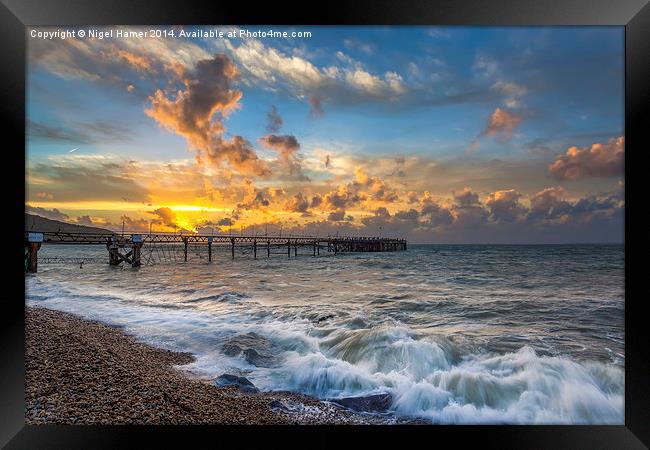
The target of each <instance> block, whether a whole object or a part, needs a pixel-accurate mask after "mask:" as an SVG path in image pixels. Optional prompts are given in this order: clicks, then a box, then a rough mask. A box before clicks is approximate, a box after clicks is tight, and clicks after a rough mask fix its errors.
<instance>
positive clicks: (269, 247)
mask: <svg viewBox="0 0 650 450" xmlns="http://www.w3.org/2000/svg"><path fill="white" fill-rule="evenodd" d="M266 257H267V258H270V257H271V241H266Z"/></svg>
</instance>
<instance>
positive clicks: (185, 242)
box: [183, 238, 187, 262]
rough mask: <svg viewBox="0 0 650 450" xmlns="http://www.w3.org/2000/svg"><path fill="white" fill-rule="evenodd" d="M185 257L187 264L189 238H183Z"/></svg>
mask: <svg viewBox="0 0 650 450" xmlns="http://www.w3.org/2000/svg"><path fill="white" fill-rule="evenodd" d="M183 257H184V260H185V262H187V238H183Z"/></svg>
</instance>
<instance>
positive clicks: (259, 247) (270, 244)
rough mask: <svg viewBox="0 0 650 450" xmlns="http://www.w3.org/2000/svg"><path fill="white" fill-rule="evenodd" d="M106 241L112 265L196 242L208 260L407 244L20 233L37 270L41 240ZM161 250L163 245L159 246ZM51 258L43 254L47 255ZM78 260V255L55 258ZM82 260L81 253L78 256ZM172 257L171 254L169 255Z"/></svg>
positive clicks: (28, 261)
mask: <svg viewBox="0 0 650 450" xmlns="http://www.w3.org/2000/svg"><path fill="white" fill-rule="evenodd" d="M62 244H73V245H105V246H106V250H107V251H108V263H109V264H110V265H112V266H119V265H120V264H122V263H124V264H128V265H131V266H132V267H139V266H141V265H143V257H142V253H143V248H144V249H150V250H153V249H164V248H166V247H167V248H169V247H175V248H178V247H180V249H182V258H181V261H184V262H187V259H188V250H189V249H190V247H191V248H197V247H200V248H201V250H202V251H206V252H207V260H208V261H209V262H211V261H212V254H213V250H216V248H221V249H224V248H226V249H228V250H229V251H230V255H231V258H232V259H234V258H235V254H236V253H238V252H239V253H244V254H252V256H253V258H254V259H258V257H266V258H270V257H271V255H272V254H278V253H279V254H286V255H287V258H296V257H298V254H299V252H298V250H299V249H300V250H301V254H302V255H305V254H308V255H311V256H314V257H316V256H320V254H321V252H327V253H333V254H335V255H336V254H338V253H351V252H395V251H403V250H406V249H407V243H406V239H394V238H380V237H352V236H345V237H338V236H337V237H329V236H328V237H314V236H288V237H282V236H252V235H239V236H234V235H224V234H216V235H205V234H176V233H173V234H172V233H156V234H143V233H119V234H118V233H111V234H109V233H103V234H102V233H64V232H33V231H29V232H25V272H31V273H36V271H37V269H38V250H39V249H40V248H41V246H42V245H62ZM163 251H164V250H163ZM50 259H52V258H48V260H50ZM60 259H71V260H72V259H75V260H76V259H79V258H60ZM81 259H83V258H81ZM174 261H176V258H174Z"/></svg>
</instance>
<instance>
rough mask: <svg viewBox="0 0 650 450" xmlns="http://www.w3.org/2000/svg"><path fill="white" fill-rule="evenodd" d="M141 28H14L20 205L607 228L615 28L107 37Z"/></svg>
mask: <svg viewBox="0 0 650 450" xmlns="http://www.w3.org/2000/svg"><path fill="white" fill-rule="evenodd" d="M150 29H151V27H128V28H127V27H117V26H116V27H104V28H95V27H86V28H84V30H86V36H85V37H83V38H82V37H79V36H75V37H67V38H65V39H61V38H58V37H54V38H51V39H49V38H47V37H48V36H52V35H51V34H50V35H47V34H46V35H45V38H43V33H42V32H47V31H50V32H56V31H57V30H58V29H57V28H52V27H39V28H34V29H28V39H27V40H28V80H27V93H26V94H27V118H26V120H27V159H26V160H27V167H26V174H25V175H26V185H27V186H26V187H27V198H26V211H27V212H30V213H34V214H39V215H41V216H44V217H48V218H51V219H56V220H63V221H66V222H70V223H78V224H83V225H95V226H101V227H105V228H110V229H115V230H120V229H122V227H123V226H124V228H125V229H126V230H128V231H149V230H153V231H154V232H155V231H176V232H181V231H182V232H201V233H206V232H215V233H216V232H222V233H228V232H233V233H235V232H237V233H246V234H249V233H255V234H260V233H264V232H268V233H269V234H277V233H279V232H280V230H282V232H283V233H285V234H289V233H293V234H298V235H303V234H304V235H316V234H319V235H334V234H337V233H338V234H339V235H366V236H369V235H373V236H378V235H380V236H385V237H389V236H390V237H404V238H407V239H409V240H410V241H411V242H419V243H573V242H623V228H624V223H623V217H624V196H623V191H624V156H625V151H624V146H625V145H624V144H625V138H624V96H623V94H624V78H623V77H624V29H623V28H622V27H525V28H517V27H505V28H497V27H410V26H409V27H406V26H400V27H351V26H346V27H259V26H250V27H247V26H241V27H232V26H229V27H220V26H214V27H207V26H202V27H187V26H183V27H159V29H161V30H165V31H167V32H168V35H167V37H164V35H163V36H162V37H155V36H150V35H147V36H146V37H141V36H129V37H124V36H118V31H120V32H126V31H129V32H131V31H133V32H148V30H150ZM88 30H100V31H106V32H108V31H113V36H112V37H105V38H103V39H99V38H90V37H88V34H89V33H88ZM240 30H247V31H250V32H256V31H258V30H262V31H268V30H273V31H279V32H283V31H286V32H287V33H288V34H287V35H286V37H269V36H268V35H267V36H259V35H253V36H248V37H247V36H241V34H240ZM208 31H212V32H213V33H214V34H217V33H218V32H221V33H223V35H222V36H219V35H218V34H217V35H216V36H215V35H213V36H212V37H210V36H208V37H204V36H201V35H197V34H196V33H197V32H203V33H204V34H205V33H207V32H208ZM169 32H173V34H174V36H173V37H172V36H169ZM193 32H194V34H193ZM299 33H303V35H302V36H299ZM305 33H309V34H310V35H307V36H305V35H304V34H305ZM39 35H40V37H39ZM33 36H34V37H33Z"/></svg>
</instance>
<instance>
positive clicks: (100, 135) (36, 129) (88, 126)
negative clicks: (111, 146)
mask: <svg viewBox="0 0 650 450" xmlns="http://www.w3.org/2000/svg"><path fill="white" fill-rule="evenodd" d="M131 135H132V133H131V130H130V129H129V128H128V127H126V126H123V125H119V124H115V123H107V122H74V123H72V124H71V126H67V125H64V124H57V125H56V126H53V125H48V124H45V123H41V122H37V121H34V120H31V119H28V121H27V137H28V138H29V139H34V140H44V141H60V142H69V143H71V144H107V143H119V142H128V141H129V140H130V139H131Z"/></svg>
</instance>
